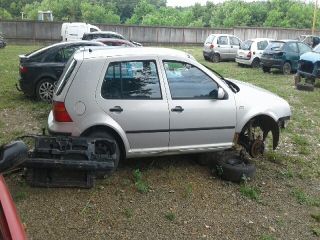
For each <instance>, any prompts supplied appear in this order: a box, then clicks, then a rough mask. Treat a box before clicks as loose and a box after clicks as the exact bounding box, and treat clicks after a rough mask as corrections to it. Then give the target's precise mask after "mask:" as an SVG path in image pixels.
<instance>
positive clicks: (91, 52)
mask: <svg viewBox="0 0 320 240" xmlns="http://www.w3.org/2000/svg"><path fill="white" fill-rule="evenodd" d="M122 56H126V57H135V56H136V57H142V56H164V57H168V56H169V57H170V56H171V57H178V58H179V57H182V58H190V59H193V60H194V57H193V56H192V55H191V54H188V53H186V52H183V51H179V50H175V49H169V48H156V47H139V48H110V47H109V48H108V47H98V48H95V47H94V48H90V47H85V48H82V49H81V50H79V51H77V52H76V54H75V55H74V58H75V59H92V58H109V57H122Z"/></svg>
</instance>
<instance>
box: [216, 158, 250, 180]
mask: <svg viewBox="0 0 320 240" xmlns="http://www.w3.org/2000/svg"><path fill="white" fill-rule="evenodd" d="M216 172H217V174H218V175H219V176H220V177H221V178H222V179H224V180H227V181H231V182H242V181H244V180H247V179H251V178H253V177H254V175H255V172H256V167H255V165H254V164H251V163H248V162H244V161H243V160H242V159H240V157H236V156H234V157H232V158H228V159H220V160H218V163H217V165H216Z"/></svg>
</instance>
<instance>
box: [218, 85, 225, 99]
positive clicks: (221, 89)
mask: <svg viewBox="0 0 320 240" xmlns="http://www.w3.org/2000/svg"><path fill="white" fill-rule="evenodd" d="M225 95H226V93H225V91H224V90H223V88H221V87H219V88H218V99H224V97H225Z"/></svg>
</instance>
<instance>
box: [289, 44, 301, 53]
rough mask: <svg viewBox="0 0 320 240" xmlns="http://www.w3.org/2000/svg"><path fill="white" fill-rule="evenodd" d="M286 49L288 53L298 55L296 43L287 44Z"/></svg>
mask: <svg viewBox="0 0 320 240" xmlns="http://www.w3.org/2000/svg"><path fill="white" fill-rule="evenodd" d="M286 49H287V51H288V52H294V53H298V52H299V50H298V46H297V43H295V42H289V43H287V47H286Z"/></svg>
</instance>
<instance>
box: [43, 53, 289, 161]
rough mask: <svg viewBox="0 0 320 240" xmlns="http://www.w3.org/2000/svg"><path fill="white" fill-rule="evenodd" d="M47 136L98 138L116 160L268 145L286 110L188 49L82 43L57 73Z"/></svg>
mask: <svg viewBox="0 0 320 240" xmlns="http://www.w3.org/2000/svg"><path fill="white" fill-rule="evenodd" d="M53 100H54V102H53V109H52V111H51V112H50V115H49V118H48V127H49V131H50V132H51V133H52V134H58V135H72V136H86V137H99V138H100V137H104V138H110V139H112V140H115V141H116V142H117V150H116V153H117V156H118V157H117V160H116V163H115V167H116V166H117V164H118V161H119V159H120V158H132V157H144V156H160V155H168V154H182V153H200V152H211V151H218V150H224V149H229V148H232V147H233V146H235V145H237V146H242V147H243V148H244V149H245V150H246V151H247V152H249V153H250V154H251V156H252V157H255V156H257V155H259V154H261V153H263V151H264V142H265V139H266V138H267V134H268V132H271V133H272V136H273V147H274V148H275V147H276V146H277V144H278V141H279V128H280V127H284V126H285V123H286V122H287V120H289V118H290V116H291V110H290V106H289V104H288V103H287V102H286V101H285V100H284V99H282V98H280V97H278V96H276V95H275V94H273V93H271V92H268V91H266V90H264V89H261V88H258V87H256V86H253V85H251V84H248V83H244V82H240V81H236V80H229V79H224V78H223V77H222V76H220V75H219V74H218V73H216V72H214V71H213V70H210V69H208V68H206V67H205V66H203V65H201V64H200V63H198V62H197V61H196V60H195V59H194V58H193V57H192V56H191V55H189V54H187V53H185V52H181V51H177V50H172V49H165V48H124V49H120V48H117V49H93V48H91V49H89V48H85V49H82V50H80V51H78V52H76V54H75V55H74V56H73V59H71V60H70V61H69V63H68V65H67V66H66V68H65V70H64V73H63V75H62V77H61V78H60V80H59V82H58V84H57V88H56V90H55V94H54V97H53Z"/></svg>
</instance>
